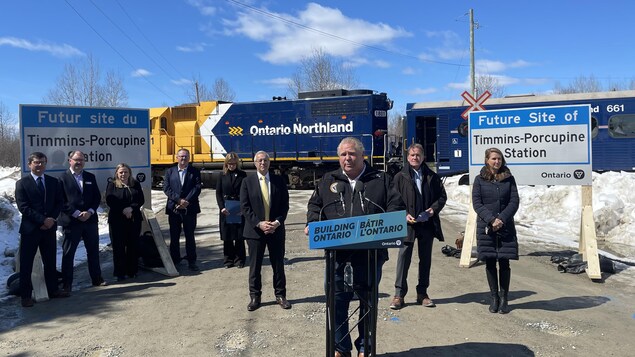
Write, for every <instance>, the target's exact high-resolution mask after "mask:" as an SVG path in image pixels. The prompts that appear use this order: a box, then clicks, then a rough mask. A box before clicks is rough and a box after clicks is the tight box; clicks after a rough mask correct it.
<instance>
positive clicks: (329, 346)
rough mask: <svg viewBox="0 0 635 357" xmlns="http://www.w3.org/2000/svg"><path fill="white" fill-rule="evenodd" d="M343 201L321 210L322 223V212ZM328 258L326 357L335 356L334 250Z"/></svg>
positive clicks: (327, 253)
mask: <svg viewBox="0 0 635 357" xmlns="http://www.w3.org/2000/svg"><path fill="white" fill-rule="evenodd" d="M340 201H341V200H335V201H333V202H331V203H328V204H326V205H324V206H323V207H322V209H320V221H322V212H324V209H325V208H326V207H328V206H330V205H333V204H337V203H340ZM324 253H325V256H326V272H325V273H326V284H325V285H326V286H325V288H326V357H333V356H334V355H335V329H336V327H335V258H336V255H335V254H336V253H335V250H334V249H325V251H324Z"/></svg>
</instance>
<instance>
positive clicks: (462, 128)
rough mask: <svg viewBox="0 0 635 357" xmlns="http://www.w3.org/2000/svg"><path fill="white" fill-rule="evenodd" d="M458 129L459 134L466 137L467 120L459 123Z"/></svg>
mask: <svg viewBox="0 0 635 357" xmlns="http://www.w3.org/2000/svg"><path fill="white" fill-rule="evenodd" d="M456 130H457V131H458V132H459V135H461V136H462V137H466V136H467V121H463V122H461V124H459V126H458V127H457V128H456Z"/></svg>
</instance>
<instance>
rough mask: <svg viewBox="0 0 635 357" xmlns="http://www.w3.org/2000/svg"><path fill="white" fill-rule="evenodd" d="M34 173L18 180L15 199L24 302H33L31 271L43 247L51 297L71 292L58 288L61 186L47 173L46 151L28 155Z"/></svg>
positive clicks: (45, 277)
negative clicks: (20, 219)
mask: <svg viewBox="0 0 635 357" xmlns="http://www.w3.org/2000/svg"><path fill="white" fill-rule="evenodd" d="M27 160H28V166H29V169H30V170H31V173H30V174H28V175H26V176H24V177H23V178H21V179H20V180H18V182H16V184H15V200H16V203H17V206H18V210H20V213H21V214H22V222H21V223H20V296H21V297H22V299H21V300H22V306H24V307H31V306H33V303H34V301H33V299H32V298H31V293H32V291H33V288H32V284H31V273H32V271H33V259H34V258H35V254H36V253H37V250H38V248H40V254H41V256H42V263H43V264H44V280H45V281H46V289H47V290H48V294H49V297H52V298H58V297H68V296H70V294H68V293H66V292H64V291H61V290H58V288H57V270H56V269H55V265H56V262H55V260H56V256H57V240H56V235H55V231H56V230H57V220H56V219H57V216H58V215H59V214H60V210H61V209H62V188H61V187H60V185H59V181H57V179H55V178H54V177H51V176H49V175H45V174H44V171H45V170H46V161H47V159H46V155H44V154H43V153H41V152H34V153H32V154H31V155H29V158H28V159H27Z"/></svg>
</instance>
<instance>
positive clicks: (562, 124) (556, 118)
mask: <svg viewBox="0 0 635 357" xmlns="http://www.w3.org/2000/svg"><path fill="white" fill-rule="evenodd" d="M474 105H476V104H474ZM469 139H470V142H469V145H468V149H469V170H470V179H471V180H473V178H474V177H476V175H478V174H479V172H480V169H481V167H483V164H484V152H485V150H486V149H488V148H491V147H496V148H498V149H500V150H501V151H502V152H503V156H504V157H505V160H506V161H507V166H509V167H510V169H511V171H512V173H513V175H514V177H515V179H516V182H517V183H518V184H519V185H579V186H582V187H583V192H586V194H587V195H589V197H590V195H591V193H590V192H591V185H592V169H591V166H592V155H591V154H592V151H591V107H590V105H588V104H586V105H570V106H552V107H536V108H523V109H504V110H489V111H472V112H470V113H469ZM585 212H586V213H585ZM589 212H590V213H589ZM473 220H474V218H470V215H468V222H467V223H466V231H465V236H466V238H465V240H464V245H463V250H462V252H461V263H460V265H461V266H465V262H468V261H469V260H470V257H471V249H472V243H473V241H474V234H475V231H476V229H475V228H476V227H475V222H471V221H473ZM466 243H467V244H466ZM579 249H580V251H581V252H584V253H585V259H586V260H587V261H588V266H589V268H588V269H587V274H589V277H590V278H592V279H599V278H600V274H599V257H598V255H597V242H596V237H595V224H594V222H593V210H592V206H591V199H590V198H588V199H586V200H584V199H583V202H582V209H581V229H580V248H579ZM467 266H469V265H467ZM596 266H597V269H596Z"/></svg>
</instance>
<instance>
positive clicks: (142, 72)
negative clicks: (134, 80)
mask: <svg viewBox="0 0 635 357" xmlns="http://www.w3.org/2000/svg"><path fill="white" fill-rule="evenodd" d="M130 75H131V76H132V77H149V76H151V75H152V72H150V71H148V70H147V69H143V68H139V69H136V70H134V71H133V72H132V73H131V74H130Z"/></svg>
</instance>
